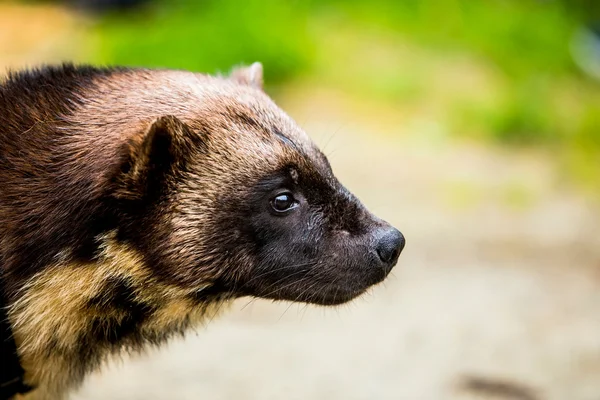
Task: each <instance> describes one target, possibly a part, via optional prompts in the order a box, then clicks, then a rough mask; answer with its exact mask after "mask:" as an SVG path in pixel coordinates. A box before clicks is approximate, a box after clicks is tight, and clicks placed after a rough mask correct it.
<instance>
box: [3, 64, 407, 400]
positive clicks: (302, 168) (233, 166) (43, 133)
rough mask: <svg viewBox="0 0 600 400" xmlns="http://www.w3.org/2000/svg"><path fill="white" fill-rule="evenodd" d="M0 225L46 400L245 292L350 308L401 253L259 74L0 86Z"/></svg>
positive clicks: (29, 380)
mask: <svg viewBox="0 0 600 400" xmlns="http://www.w3.org/2000/svg"><path fill="white" fill-rule="evenodd" d="M0 222H1V223H0V271H1V273H2V275H1V279H0V289H1V290H2V292H3V293H4V296H5V299H6V300H5V303H6V304H4V305H3V307H4V309H5V311H6V313H7V315H8V322H9V324H10V330H11V333H12V336H13V337H14V340H15V343H16V347H17V353H18V356H19V360H20V364H21V366H22V368H23V369H24V371H25V383H26V384H28V385H30V386H32V387H34V390H33V391H31V392H30V393H29V394H28V396H31V397H32V398H40V399H58V398H61V397H63V396H64V395H65V394H66V393H67V392H68V390H69V389H70V388H72V387H74V386H76V385H77V384H78V383H80V382H81V380H82V379H83V377H84V376H85V374H86V373H88V372H89V371H91V370H93V369H95V368H97V367H98V366H99V365H100V364H101V363H102V361H103V360H105V359H106V357H107V356H109V355H110V354H111V353H115V352H118V351H121V350H139V349H141V348H142V347H143V346H144V345H146V344H160V343H162V342H164V341H165V340H166V339H168V338H169V337H171V336H173V335H175V334H180V333H183V332H185V331H186V330H187V329H188V328H190V327H192V326H194V325H197V324H199V323H200V322H201V321H202V320H203V318H206V317H207V316H212V315H214V313H215V312H216V310H217V309H219V308H220V306H221V305H223V303H226V302H228V301H229V300H232V299H234V298H236V297H239V296H256V297H263V298H271V299H277V300H290V301H302V302H311V303H317V304H326V305H329V304H331V305H333V304H339V303H342V302H345V301H348V300H350V299H352V298H354V297H356V296H358V295H360V294H361V293H363V292H364V291H365V290H366V289H367V288H368V287H370V286H371V285H373V284H376V283H378V282H380V281H381V280H383V279H384V278H385V276H386V275H387V274H388V273H389V271H390V269H391V268H392V267H393V265H394V264H395V263H396V260H397V258H398V254H399V253H400V251H401V250H402V247H403V246H404V239H403V237H402V235H401V234H400V233H399V232H398V231H397V230H395V229H394V228H392V227H391V226H389V225H388V224H387V223H385V222H383V221H382V220H380V219H378V218H377V217H375V216H373V215H372V214H370V213H369V212H368V211H367V210H366V209H365V208H364V206H363V205H362V204H361V203H360V202H359V201H358V200H357V199H356V198H355V197H354V196H353V195H352V194H351V193H350V192H348V191H347V190H346V189H345V188H344V187H343V186H342V185H341V184H340V183H339V182H338V181H337V180H336V178H335V177H334V175H333V173H332V171H331V168H330V166H329V163H328V162H327V159H326V158H325V156H324V155H323V154H322V153H321V152H320V151H319V150H318V149H317V148H316V147H315V146H314V145H313V143H312V142H311V141H310V139H309V138H308V136H307V135H306V134H305V133H304V132H303V131H302V130H301V129H299V128H298V127H297V125H296V124H295V123H294V122H293V121H292V120H291V119H290V118H289V117H288V116H287V115H286V114H285V113H283V112H282V111H281V110H280V109H279V108H278V107H277V106H276V105H275V104H274V103H273V102H272V101H271V100H270V99H269V98H268V96H267V95H266V94H265V93H264V92H263V91H262V68H261V66H260V64H253V65H252V66H250V67H247V68H240V69H237V70H234V72H232V74H231V75H230V76H229V77H210V76H206V75H201V74H195V73H190V72H185V71H169V70H147V69H125V68H111V69H98V68H93V67H75V66H72V65H64V66H62V67H52V68H44V69H40V70H34V71H29V72H21V73H15V74H11V75H9V77H8V78H7V79H6V80H5V81H4V82H3V83H2V84H1V85H0Z"/></svg>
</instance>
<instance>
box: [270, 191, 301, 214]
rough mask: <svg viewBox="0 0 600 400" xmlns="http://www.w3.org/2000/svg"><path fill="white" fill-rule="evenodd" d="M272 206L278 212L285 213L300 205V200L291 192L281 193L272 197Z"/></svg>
mask: <svg viewBox="0 0 600 400" xmlns="http://www.w3.org/2000/svg"><path fill="white" fill-rule="evenodd" d="M271 207H273V210H275V212H278V213H284V212H287V211H290V210H292V209H294V208H296V207H298V202H297V201H296V199H294V196H293V195H292V194H291V193H281V194H279V195H277V196H275V197H274V198H273V199H271Z"/></svg>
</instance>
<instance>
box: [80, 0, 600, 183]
mask: <svg viewBox="0 0 600 400" xmlns="http://www.w3.org/2000/svg"><path fill="white" fill-rule="evenodd" d="M599 21H600V3H598V2H597V1H594V0H587V1H586V0H581V1H568V0H565V1H552V0H547V1H540V0H537V1H536V0H523V1H516V0H404V1H395V0H376V1H368V2H365V1H360V0H349V1H348V0H337V1H336V0H333V1H331V0H330V1H316V0H312V1H310V0H308V1H299V0H292V1H282V0H248V1H236V0H212V1H211V0H201V1H192V0H174V1H168V2H167V1H165V2H160V1H156V2H154V3H151V4H147V5H146V6H145V8H144V9H143V10H139V9H137V10H135V11H133V12H129V13H124V14H113V15H111V14H108V15H105V16H104V17H102V18H101V19H100V20H99V21H98V22H97V24H96V25H95V26H94V27H93V28H92V30H93V31H94V34H95V35H96V38H97V48H96V50H95V51H94V54H93V55H92V56H91V58H90V60H92V61H93V62H100V63H109V64H112V63H117V64H127V65H146V66H157V67H172V68H184V69H191V70H195V71H208V72H216V71H227V70H228V69H229V68H230V67H231V66H232V65H235V64H238V63H240V62H246V63H249V62H252V61H254V60H261V61H262V62H263V63H264V64H265V66H266V82H267V84H269V85H278V84H285V83H286V82H289V81H292V80H296V79H310V80H311V83H312V84H316V85H327V86H334V87H336V88H341V89H343V90H344V91H348V92H351V93H353V94H355V95H356V96H360V97H367V98H374V99H379V100H381V101H384V102H386V103H388V104H391V105H395V106H397V107H399V108H400V109H402V108H405V109H407V108H411V107H419V108H423V107H428V106H432V103H439V104H437V105H436V106H435V107H433V109H432V110H431V112H432V115H431V117H432V118H435V119H436V120H438V121H440V122H441V124H442V125H443V126H444V127H445V129H446V130H447V133H448V134H449V135H453V136H463V137H469V138H471V137H472V138H477V139H482V140H490V141H494V142H498V143H501V144H507V145H541V146H544V147H547V148H549V149H551V150H552V151H554V154H555V156H556V157H557V162H558V163H559V165H560V167H563V168H566V169H567V171H568V172H569V173H570V174H571V175H572V176H574V177H575V178H577V179H578V180H579V181H580V182H581V183H583V184H585V185H589V186H591V189H592V190H593V191H596V190H598V186H597V185H595V184H596V183H597V182H598V181H600V179H599V177H600V175H598V173H597V172H598V171H600V84H599V83H598V82H597V81H594V80H593V79H592V78H591V77H589V76H587V75H586V74H585V73H583V72H582V71H581V69H580V68H578V66H577V65H576V64H575V62H574V58H573V52H572V50H573V46H574V45H575V44H576V43H574V42H575V40H576V36H577V32H578V31H580V30H581V29H582V28H583V27H584V26H585V25H586V24H593V23H599ZM599 43H600V42H599ZM596 50H597V51H599V52H600V50H598V48H597V49H596Z"/></svg>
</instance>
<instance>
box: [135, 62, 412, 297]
mask: <svg viewBox="0 0 600 400" xmlns="http://www.w3.org/2000/svg"><path fill="white" fill-rule="evenodd" d="M250 72H251V71H246V74H248V73H250ZM237 73H238V77H242V78H243V77H244V75H243V74H241V73H240V72H239V71H238V72H237ZM234 76H235V75H234ZM246 77H247V76H246ZM242 81H243V80H242ZM248 81H249V82H250V83H252V79H248V80H246V81H243V82H244V83H246V85H239V84H235V83H229V84H230V85H235V86H237V88H236V92H235V95H233V96H232V95H231V94H230V93H229V91H227V90H226V91H224V93H223V94H221V93H219V94H215V97H214V98H213V99H212V100H211V102H210V106H209V107H208V109H204V110H202V111H201V112H199V114H198V115H196V116H194V117H193V118H189V119H188V120H187V121H185V123H184V122H182V121H180V120H179V119H176V118H174V117H169V118H166V119H165V118H163V119H161V120H159V121H158V122H157V123H155V124H154V127H153V128H152V129H151V130H150V133H149V134H148V137H149V138H150V139H149V138H148V137H147V138H146V141H145V142H149V143H147V144H146V145H145V146H146V150H145V153H144V152H142V154H147V155H146V156H143V157H139V153H138V159H140V160H144V159H146V161H145V162H146V163H148V161H147V160H152V159H154V161H151V162H149V165H150V166H149V167H133V168H131V170H133V171H136V170H139V171H143V170H144V169H146V170H147V172H145V173H144V174H147V173H150V174H151V175H152V174H155V175H156V176H157V177H156V178H152V177H150V178H148V177H147V178H145V180H144V184H145V185H146V189H145V190H146V191H147V192H148V193H151V194H152V193H155V192H156V193H155V195H154V197H151V200H146V201H151V202H152V204H153V206H152V207H151V212H150V215H153V216H152V217H150V219H146V223H145V227H144V229H146V230H147V235H145V236H144V238H143V239H142V240H141V241H140V243H142V246H143V247H144V248H145V252H146V253H147V254H149V255H150V256H149V258H150V259H151V260H152V261H153V262H154V264H155V265H156V268H157V272H159V273H160V274H162V275H163V276H165V277H167V278H168V279H170V280H174V281H176V282H177V284H179V285H186V286H194V285H196V286H197V287H198V288H199V289H200V288H202V287H205V286H211V288H210V289H208V288H207V289H205V291H206V292H213V293H214V292H215V291H217V292H218V291H222V292H228V293H232V294H233V295H251V296H257V297H263V298H271V299H285V300H292V301H301V302H311V303H318V304H339V303H343V302H345V301H348V300H350V299H352V298H354V297H356V296H358V295H359V294H361V293H363V292H364V291H365V290H366V289H367V288H369V287H370V286H371V285H374V284H376V283H379V282H381V281H382V280H383V279H384V278H385V277H386V276H387V275H388V273H389V272H390V270H391V269H392V267H393V266H394V265H395V264H396V262H397V259H398V256H399V254H400V252H401V251H402V248H403V247H404V237H403V236H402V234H401V233H400V232H399V231H398V230H396V229H395V228H393V227H392V226H390V225H389V224H387V223H386V222H384V221H382V220H381V219H379V218H377V217H376V216H374V215H373V214H371V213H370V212H369V211H368V210H367V209H366V208H365V207H364V206H363V205H362V204H361V203H360V201H359V200H358V199H357V198H356V197H355V196H353V195H352V194H351V193H350V192H349V191H348V190H347V189H346V188H345V187H344V186H342V184H341V183H340V182H339V181H338V180H337V179H336V178H335V176H334V174H333V172H332V170H331V167H330V166H329V163H328V161H327V159H326V157H325V156H324V155H323V154H322V153H321V152H320V151H319V150H318V149H317V148H316V146H315V145H314V144H313V143H312V141H310V139H309V138H308V136H307V135H306V134H305V133H304V132H303V131H301V130H300V129H299V128H298V127H297V126H296V125H295V123H294V122H293V121H291V119H289V117H287V116H286V115H285V114H284V113H283V112H282V111H281V110H280V109H279V108H277V107H276V106H275V105H274V104H273V103H272V102H271V101H270V100H269V99H268V98H267V97H266V96H265V95H264V93H262V91H261V90H259V89H256V88H252V87H251V86H252V85H248ZM215 116H217V117H215ZM153 136H154V138H152V137H153ZM141 148H144V146H142V147H141ZM169 148H170V149H171V150H165V149H169ZM153 149H154V150H153ZM161 165H162V166H163V167H161ZM164 165H168V166H169V167H168V168H167V167H164ZM152 169H154V172H153V170H152ZM163 169H164V171H163ZM129 173H130V174H131V172H129ZM155 181H156V183H153V182H155ZM153 187H158V189H156V188H154V189H153ZM145 214H148V212H145ZM199 293H200V295H201V293H202V290H200V291H199Z"/></svg>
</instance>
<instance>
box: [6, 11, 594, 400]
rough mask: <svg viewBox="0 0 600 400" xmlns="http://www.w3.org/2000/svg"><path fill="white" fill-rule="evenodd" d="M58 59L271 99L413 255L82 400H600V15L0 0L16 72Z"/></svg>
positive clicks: (151, 360)
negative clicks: (225, 86) (244, 80)
mask: <svg viewBox="0 0 600 400" xmlns="http://www.w3.org/2000/svg"><path fill="white" fill-rule="evenodd" d="M65 60H72V61H76V62H85V63H93V64H100V65H105V64H106V65H110V64H124V65H131V66H146V67H169V68H180V69H189V70H193V71H201V72H207V73H227V72H228V71H229V70H230V69H231V67H232V66H234V65H238V64H242V63H251V62H253V61H261V62H262V63H263V65H264V68H265V81H266V90H267V92H268V93H269V94H271V95H272V96H273V97H274V99H275V100H276V102H278V103H279V104H280V105H281V106H282V107H283V108H284V109H285V110H286V111H288V113H289V114H290V115H291V116H292V117H293V118H295V119H296V120H297V121H298V123H299V124H300V125H301V126H303V127H304V128H305V129H306V130H307V131H308V133H309V134H310V135H311V136H312V137H313V138H314V140H315V141H317V143H319V144H320V145H321V147H322V148H323V149H324V151H325V153H326V154H327V155H328V156H329V158H330V160H331V163H332V165H333V167H334V170H335V171H336V173H337V174H338V176H339V177H340V179H341V180H342V182H344V183H345V184H346V185H347V186H348V187H349V188H350V189H351V190H352V191H353V192H355V193H356V194H357V195H358V197H360V198H361V199H362V200H363V202H364V203H365V204H366V205H367V206H368V207H369V208H370V209H371V210H372V211H374V212H375V213H376V214H378V215H379V216H381V217H383V218H384V219H387V220H389V221H390V222H392V223H393V224H394V225H395V226H397V227H398V228H400V229H401V230H402V231H403V233H404V234H405V236H406V237H407V247H406V249H405V250H404V253H403V254H402V256H401V257H400V261H399V264H398V266H397V267H396V268H395V270H394V272H393V276H391V278H389V279H388V280H387V281H386V282H385V283H384V284H383V285H380V286H379V287H377V288H375V289H374V290H373V291H372V292H371V293H370V294H368V295H367V296H365V297H363V298H361V299H358V300H356V301H354V302H352V303H351V304H349V305H346V306H342V307H339V308H337V309H329V308H319V307H316V306H305V305H298V304H288V303H275V304H273V303H271V302H265V301H261V300H251V299H242V300H240V301H238V302H236V303H235V304H234V305H233V307H232V309H231V310H230V312H227V313H225V314H224V316H223V317H222V318H218V319H215V320H214V321H212V322H211V323H210V324H207V326H205V327H202V328H201V329H199V330H198V331H197V332H196V333H192V334H190V335H188V336H187V337H186V338H185V339H181V340H176V341H173V342H172V343H171V344H170V345H169V346H167V347H166V348H162V349H160V350H157V351H154V350H152V351H149V352H148V353H146V354H143V355H136V356H131V357H128V356H124V357H123V358H121V359H119V360H115V361H113V362H111V363H110V364H109V365H108V366H107V367H106V368H105V369H104V370H103V371H101V372H99V373H98V374H95V375H93V376H92V377H90V379H88V380H87V381H86V383H85V385H84V386H83V387H82V388H81V389H80V390H79V391H78V392H77V393H75V394H74V395H73V397H72V398H73V399H75V400H84V399H357V400H358V399H411V400H412V399H415V400H421V399H422V400H437V399H500V400H502V399H513V400H538V399H539V400H541V399H556V400H566V399H568V400H578V399H581V400H598V399H600V228H599V226H600V202H599V200H600V196H599V194H600V3H599V2H597V1H595V0H563V1H559V0H543V1H542V0H538V1H536V0H403V1H397V0H370V1H368V2H365V1H359V0H328V1H325V0H321V1H317V0H303V1H299V0H287V1H286V0H245V1H239V0H198V1H193V0H170V1H167V0H163V1H160V0H154V1H151V0H148V1H143V0H73V1H62V2H61V1H42V2H26V1H20V2H6V1H4V2H1V3H0V67H1V68H2V70H3V71H6V70H7V69H9V68H12V69H17V68H23V67H27V66H35V65H39V64H41V63H56V62H61V61H65Z"/></svg>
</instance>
